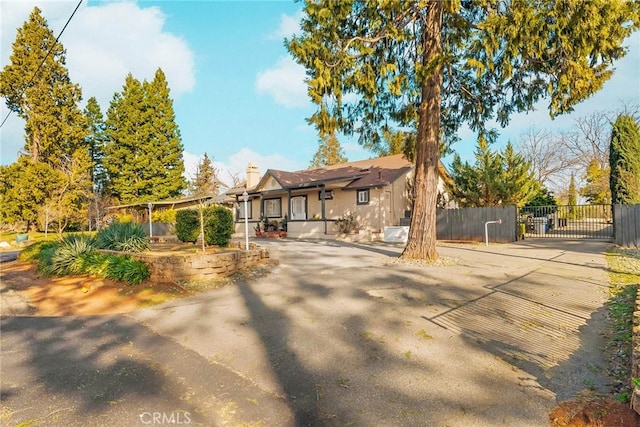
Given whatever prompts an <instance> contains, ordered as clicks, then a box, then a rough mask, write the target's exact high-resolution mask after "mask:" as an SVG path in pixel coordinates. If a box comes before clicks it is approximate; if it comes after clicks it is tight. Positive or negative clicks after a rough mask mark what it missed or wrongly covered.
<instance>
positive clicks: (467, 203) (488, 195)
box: [448, 139, 540, 207]
mask: <svg viewBox="0 0 640 427" xmlns="http://www.w3.org/2000/svg"><path fill="white" fill-rule="evenodd" d="M475 157H476V162H475V164H474V165H470V164H469V163H468V162H465V163H462V161H461V160H460V156H459V155H457V154H456V155H455V157H454V160H453V162H452V164H451V178H452V180H453V185H450V186H449V188H448V189H449V192H450V194H451V196H452V198H453V199H454V200H456V201H457V202H458V203H459V204H460V206H463V207H480V206H498V205H518V206H524V205H526V204H527V203H528V202H529V201H530V200H531V199H533V198H534V197H535V195H536V194H537V193H538V191H539V188H540V185H539V183H538V182H537V181H536V179H535V177H534V173H533V171H532V169H531V165H530V163H529V162H527V161H526V160H525V159H524V158H523V157H522V156H520V155H519V154H516V153H515V152H514V150H513V147H512V145H511V144H510V143H509V144H507V146H506V147H505V148H504V149H503V150H501V151H499V152H496V151H492V150H490V149H489V146H488V144H487V141H486V140H484V139H480V141H479V142H478V148H477V150H476V153H475Z"/></svg>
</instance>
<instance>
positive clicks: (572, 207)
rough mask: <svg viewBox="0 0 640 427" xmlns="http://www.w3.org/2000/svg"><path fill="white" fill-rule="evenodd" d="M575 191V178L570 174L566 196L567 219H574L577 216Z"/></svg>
mask: <svg viewBox="0 0 640 427" xmlns="http://www.w3.org/2000/svg"><path fill="white" fill-rule="evenodd" d="M576 193H577V190H576V178H575V176H574V175H573V172H571V178H570V180H569V194H568V195H567V205H568V206H569V207H568V211H569V214H568V217H569V219H574V218H575V217H576V215H577V205H578V196H577V194H576Z"/></svg>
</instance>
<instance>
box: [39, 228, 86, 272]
mask: <svg viewBox="0 0 640 427" xmlns="http://www.w3.org/2000/svg"><path fill="white" fill-rule="evenodd" d="M92 251H94V246H93V238H92V237H91V236H89V235H87V234H80V233H73V234H65V235H64V236H62V237H61V238H60V239H58V242H57V245H56V247H55V251H54V252H53V254H52V256H51V260H50V263H49V265H48V266H46V267H45V268H44V270H45V272H46V273H48V274H52V275H56V276H63V275H65V274H80V273H84V268H83V267H84V261H83V259H84V257H85V256H86V255H87V254H89V253H91V252H92Z"/></svg>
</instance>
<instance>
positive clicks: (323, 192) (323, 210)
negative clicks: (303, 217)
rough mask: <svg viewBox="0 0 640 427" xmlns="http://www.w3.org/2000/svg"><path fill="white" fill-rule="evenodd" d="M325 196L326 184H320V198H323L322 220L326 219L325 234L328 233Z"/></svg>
mask: <svg viewBox="0 0 640 427" xmlns="http://www.w3.org/2000/svg"><path fill="white" fill-rule="evenodd" d="M324 197H325V185H324V184H321V185H320V199H321V200H322V202H321V203H322V204H321V206H322V208H321V211H322V220H323V221H324V234H327V217H326V215H325V204H324Z"/></svg>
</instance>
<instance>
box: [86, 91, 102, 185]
mask: <svg viewBox="0 0 640 427" xmlns="http://www.w3.org/2000/svg"><path fill="white" fill-rule="evenodd" d="M84 116H85V120H86V124H87V137H86V143H87V146H88V148H89V157H90V159H91V163H92V167H91V182H92V183H93V188H94V191H96V192H97V193H101V191H102V189H103V188H104V186H105V181H106V179H107V176H106V171H105V168H104V164H103V163H104V146H105V143H106V135H105V129H106V125H105V123H104V117H103V115H102V111H101V110H100V105H99V104H98V101H97V100H96V98H95V97H91V98H89V100H88V101H87V106H86V107H85V109H84Z"/></svg>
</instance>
